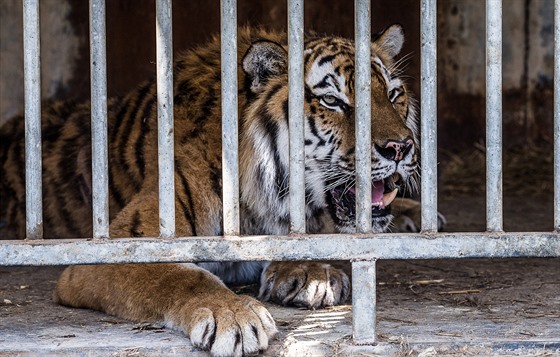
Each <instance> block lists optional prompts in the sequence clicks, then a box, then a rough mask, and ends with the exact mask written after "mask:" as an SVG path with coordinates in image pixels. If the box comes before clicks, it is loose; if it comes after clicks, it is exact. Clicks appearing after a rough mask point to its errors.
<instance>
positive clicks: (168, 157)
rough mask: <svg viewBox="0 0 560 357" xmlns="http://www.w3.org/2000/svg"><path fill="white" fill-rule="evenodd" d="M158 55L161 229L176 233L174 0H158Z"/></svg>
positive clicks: (164, 235)
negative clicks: (172, 10) (172, 13)
mask: <svg viewBox="0 0 560 357" xmlns="http://www.w3.org/2000/svg"><path fill="white" fill-rule="evenodd" d="M156 58H157V105H158V169H159V232H160V236H161V237H162V238H170V237H174V236H175V183H174V173H175V164H174V155H173V143H174V140H173V139H174V138H173V42H172V31H171V0H157V1H156Z"/></svg>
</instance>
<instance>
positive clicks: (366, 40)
mask: <svg viewBox="0 0 560 357" xmlns="http://www.w3.org/2000/svg"><path fill="white" fill-rule="evenodd" d="M354 21H355V25H354V29H355V30H354V32H355V42H356V83H355V88H356V97H355V101H356V129H355V136H356V229H357V231H358V232H359V233H367V232H370V231H371V130H372V128H371V4H370V1H369V0H355V14H354Z"/></svg>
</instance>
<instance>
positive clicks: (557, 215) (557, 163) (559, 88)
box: [554, 1, 560, 231]
mask: <svg viewBox="0 0 560 357" xmlns="http://www.w3.org/2000/svg"><path fill="white" fill-rule="evenodd" d="M554 229H555V230H557V231H560V3H559V2H558V1H555V2H554Z"/></svg>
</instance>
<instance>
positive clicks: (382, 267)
mask: <svg viewBox="0 0 560 357" xmlns="http://www.w3.org/2000/svg"><path fill="white" fill-rule="evenodd" d="M469 180H470V181H468V180H467V181H468V183H467V184H465V185H464V186H463V187H462V188H461V187H458V186H455V187H452V188H451V189H449V188H448V186H446V187H444V188H443V189H441V190H440V195H439V197H440V199H439V202H438V207H439V210H440V211H441V212H443V213H445V215H446V218H447V221H448V225H447V227H446V230H447V231H457V232H465V231H484V230H485V197H484V193H483V191H482V190H480V189H477V188H476V187H478V186H477V185H479V184H480V181H481V178H480V177H478V178H475V179H472V178H470V179H469ZM442 182H444V183H445V182H446V181H445V179H444V180H442ZM482 182H483V178H482ZM464 187H467V189H464ZM552 212H553V198H552V193H551V191H550V190H549V189H544V190H540V191H539V190H536V191H531V190H529V191H527V190H518V189H516V188H515V186H511V185H509V186H508V185H506V193H505V197H504V228H505V230H506V231H537V232H538V231H552V229H553V223H552V222H553V217H552ZM62 269H63V267H1V268H0V356H13V355H19V356H39V355H40V356H43V355H71V356H73V355H80V356H97V355H107V356H160V355H189V356H204V355H205V354H203V353H201V352H198V351H196V350H194V349H193V348H192V347H191V346H190V345H189V344H188V342H186V341H187V340H186V339H185V338H184V336H182V334H181V333H178V332H174V331H169V330H165V329H163V328H161V326H154V325H146V324H135V323H130V322H127V321H124V320H121V319H118V318H115V317H110V316H107V315H104V314H101V313H97V312H93V311H87V310H80V309H69V308H64V307H60V306H56V305H54V303H53V302H52V301H51V299H50V296H51V292H52V290H53V288H54V285H55V284H56V279H57V276H58V274H59V273H60V271H61V270H62ZM237 291H239V292H242V293H249V294H254V293H255V291H256V286H248V287H238V288H237ZM377 301H378V308H377V320H378V327H377V336H378V339H379V343H378V344H377V345H376V346H363V347H361V346H354V345H352V343H351V306H348V305H344V306H339V307H336V308H331V309H325V310H317V311H307V310H300V309H294V308H283V307H278V306H275V305H270V304H269V305H267V307H268V308H269V309H270V310H271V312H272V314H273V315H274V317H275V319H276V321H277V324H278V327H279V329H280V334H279V336H278V338H276V339H275V340H274V342H273V343H272V346H271V347H270V349H269V350H268V351H267V352H266V353H265V355H266V356H379V355H384V356H386V355H389V356H421V357H428V356H446V355H449V356H469V355H477V356H486V355H503V356H509V355H511V356H513V355H515V356H560V258H554V259H552V258H551V259H527V258H519V259H494V260H490V259H468V260H405V261H379V262H378V297H377Z"/></svg>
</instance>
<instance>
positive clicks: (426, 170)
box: [420, 0, 438, 232]
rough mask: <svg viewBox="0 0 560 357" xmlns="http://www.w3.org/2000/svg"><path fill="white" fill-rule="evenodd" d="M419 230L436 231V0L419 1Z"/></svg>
mask: <svg viewBox="0 0 560 357" xmlns="http://www.w3.org/2000/svg"><path fill="white" fill-rule="evenodd" d="M420 11H421V17H420V27H421V33H422V35H421V38H422V39H421V41H422V44H421V46H422V47H421V64H420V67H421V69H420V70H421V77H422V80H421V82H420V88H421V89H420V90H421V93H422V102H421V106H420V111H421V113H420V117H421V125H420V128H421V129H420V130H421V133H420V135H421V138H422V145H421V149H420V150H421V155H420V156H421V160H422V165H421V166H422V169H421V170H422V172H421V180H422V182H421V187H422V188H421V191H422V192H421V195H422V231H423V232H437V229H438V224H437V223H438V219H437V1H436V0H422V3H421V10H420Z"/></svg>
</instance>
